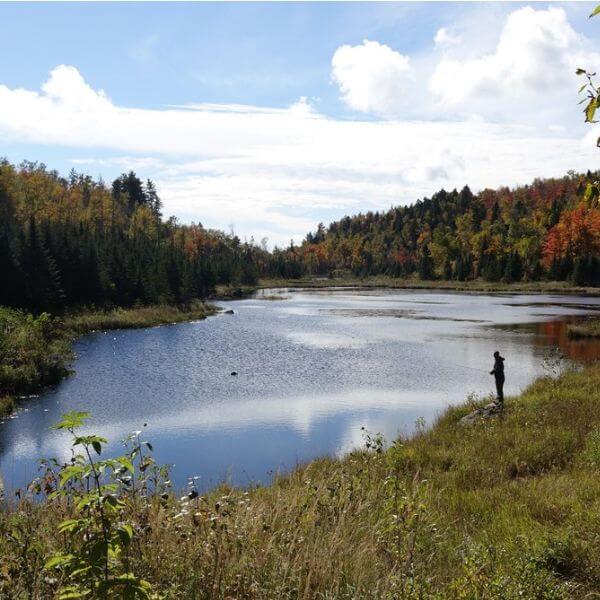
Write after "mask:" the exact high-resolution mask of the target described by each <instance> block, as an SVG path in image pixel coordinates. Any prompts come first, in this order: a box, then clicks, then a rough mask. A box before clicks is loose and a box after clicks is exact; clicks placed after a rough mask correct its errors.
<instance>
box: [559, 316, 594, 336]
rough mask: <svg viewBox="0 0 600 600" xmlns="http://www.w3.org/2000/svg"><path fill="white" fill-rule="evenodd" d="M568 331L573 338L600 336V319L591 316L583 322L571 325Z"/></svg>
mask: <svg viewBox="0 0 600 600" xmlns="http://www.w3.org/2000/svg"><path fill="white" fill-rule="evenodd" d="M567 333H568V334H569V337H572V338H600V319H598V318H590V319H588V320H587V321H584V322H582V323H577V324H573V325H569V326H568V327H567Z"/></svg>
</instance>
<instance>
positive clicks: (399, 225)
mask: <svg viewBox="0 0 600 600" xmlns="http://www.w3.org/2000/svg"><path fill="white" fill-rule="evenodd" d="M595 178H596V176H595V175H593V174H591V173H588V174H587V175H586V176H578V175H575V174H570V175H568V176H565V177H562V178H559V179H544V180H536V181H534V182H533V183H532V184H531V185H526V186H521V187H517V188H514V189H509V188H500V189H497V190H490V189H486V190H484V191H482V192H481V193H479V194H473V193H472V192H471V190H470V189H469V188H468V187H464V188H463V189H462V190H461V191H460V192H459V191H457V190H453V191H451V192H447V191H445V190H440V191H439V192H437V193H436V194H434V195H433V196H432V197H431V198H424V199H423V200H419V201H417V202H415V203H414V204H411V205H409V206H398V207H395V208H392V209H390V210H389V211H387V212H376V213H373V212H368V213H366V214H359V215H356V216H353V217H345V218H343V219H341V220H339V221H336V222H334V223H331V224H330V225H329V226H328V227H325V226H323V225H319V227H318V229H317V231H316V232H315V233H310V234H309V235H307V236H306V240H305V241H304V243H303V244H302V245H301V246H299V247H295V248H294V247H291V248H289V249H287V250H286V251H283V252H281V253H277V252H276V253H275V255H274V260H273V262H274V264H275V267H274V269H272V271H274V272H275V276H277V277H291V276H294V275H296V276H297V275H299V274H311V275H332V274H333V275H334V276H344V274H345V273H347V274H348V275H354V276H359V277H368V276H374V275H388V276H391V277H412V276H418V277H419V278H420V279H424V280H432V279H443V280H452V279H454V280H460V281H466V280H471V279H479V278H481V279H484V280H486V281H491V282H495V281H503V282H516V281H537V280H540V279H550V280H555V281H560V280H567V281H571V282H573V283H576V284H587V285H598V284H600V207H599V206H598V200H597V198H593V197H590V198H586V194H585V192H584V190H585V189H586V183H587V182H588V181H592V180H594V179H595Z"/></svg>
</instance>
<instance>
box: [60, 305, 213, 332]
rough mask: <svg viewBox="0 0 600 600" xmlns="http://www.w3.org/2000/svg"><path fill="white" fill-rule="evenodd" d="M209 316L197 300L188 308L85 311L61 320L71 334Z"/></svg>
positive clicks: (155, 307) (160, 306) (165, 306)
mask: <svg viewBox="0 0 600 600" xmlns="http://www.w3.org/2000/svg"><path fill="white" fill-rule="evenodd" d="M213 312H214V309H213V308H212V307H210V306H209V305H207V304H205V303H204V302H201V301H199V300H198V301H195V302H193V303H191V304H190V305H189V306H181V307H179V306H173V305H167V304H161V305H154V306H140V307H134V308H113V309H110V310H86V311H83V312H81V313H78V314H72V315H68V316H67V317H66V318H65V326H66V327H67V329H69V330H70V331H72V332H73V333H74V334H83V333H89V332H91V331H101V330H107V329H138V328H141V327H153V326H155V325H163V324H166V323H180V322H182V321H193V320H196V319H204V318H205V317H207V316H208V315H210V314H212V313H213Z"/></svg>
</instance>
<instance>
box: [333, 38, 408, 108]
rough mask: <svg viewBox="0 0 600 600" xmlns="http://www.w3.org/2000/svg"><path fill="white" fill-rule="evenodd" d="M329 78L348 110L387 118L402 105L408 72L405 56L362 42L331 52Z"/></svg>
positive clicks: (384, 47) (387, 48) (369, 42)
mask: <svg viewBox="0 0 600 600" xmlns="http://www.w3.org/2000/svg"><path fill="white" fill-rule="evenodd" d="M331 77H332V80H333V81H334V82H335V83H336V84H337V85H338V86H339V88H340V91H341V92H342V97H343V100H344V102H345V103H346V104H347V105H348V106H349V107H350V108H353V109H355V110H359V111H362V112H374V113H378V114H382V115H390V114H394V113H396V112H397V111H398V109H399V108H400V107H401V106H402V105H403V100H404V96H405V92H406V87H407V84H408V83H409V82H410V80H411V78H412V71H411V68H410V59H409V58H408V56H404V55H403V54H400V53H399V52H396V51H395V50H392V49H391V48H390V47H389V46H386V45H384V44H380V43H379V42H372V41H369V40H365V41H364V42H363V43H362V44H361V45H360V46H348V45H344V46H340V47H339V48H338V49H337V50H336V51H335V54H334V55H333V58H332V60H331Z"/></svg>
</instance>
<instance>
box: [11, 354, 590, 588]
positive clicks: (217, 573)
mask: <svg viewBox="0 0 600 600" xmlns="http://www.w3.org/2000/svg"><path fill="white" fill-rule="evenodd" d="M599 406H600V365H595V366H591V367H588V368H587V369H586V370H585V371H582V372H578V373H568V374H566V375H564V376H562V377H561V378H560V379H559V380H551V379H543V380H539V381H538V382H536V383H535V384H533V385H532V386H531V387H530V388H529V389H528V390H527V391H526V392H524V393H523V394H522V395H521V396H520V397H518V398H510V399H507V406H506V410H505V414H504V415H503V416H502V417H501V418H499V419H497V420H490V421H485V422H481V423H479V424H477V425H475V426H473V427H470V428H464V427H462V426H460V425H459V424H458V420H459V419H460V418H461V417H462V416H463V415H464V414H466V412H467V411H469V410H471V408H472V406H469V405H465V406H462V407H458V408H451V409H449V410H448V411H447V412H446V413H445V415H444V416H443V417H442V418H441V419H440V420H439V421H438V422H437V423H436V424H435V425H434V427H433V428H431V429H430V430H426V431H421V432H420V433H419V434H417V435H416V436H415V437H413V438H412V439H410V440H406V441H405V442H404V443H403V444H399V443H398V444H396V445H394V446H393V447H391V448H390V449H388V450H386V451H379V450H380V447H379V445H378V442H377V440H375V441H374V443H371V449H370V450H368V451H367V450H362V451H356V452H354V453H352V454H350V455H349V456H347V457H346V458H344V459H341V460H337V459H328V458H323V459H320V460H316V461H314V462H311V463H310V464H308V465H306V466H304V467H301V468H299V469H296V470H295V471H293V472H292V473H290V474H289V475H288V476H285V477H281V478H279V479H278V480H277V481H276V482H274V483H273V484H272V485H270V486H266V487H259V488H256V489H251V490H241V489H231V488H228V487H221V488H220V489H217V490H214V491H213V492H211V493H209V494H207V495H205V496H201V497H198V498H195V499H191V500H190V499H188V498H186V499H185V500H183V501H181V500H179V499H177V498H176V497H174V496H169V497H168V498H164V499H163V498H159V497H154V498H152V499H151V501H150V502H149V504H147V505H142V504H140V503H139V502H130V504H129V511H130V520H131V522H132V523H133V525H134V528H135V531H136V535H137V542H136V543H135V547H134V548H133V549H132V550H131V552H130V553H129V555H128V556H127V557H126V559H127V561H129V563H128V564H129V565H130V566H131V568H132V569H133V571H134V572H135V573H136V574H137V575H139V576H142V577H144V578H145V579H147V580H148V581H150V582H151V583H152V584H153V586H154V589H155V590H156V591H158V592H160V593H161V594H163V595H164V597H166V598H173V599H174V598H177V599H188V598H189V599H203V598H206V599H209V598H210V599H212V598H223V599H225V598H230V599H231V598H277V599H279V598H294V599H295V598H305V599H313V598H322V599H326V598H327V599H331V598H348V599H349V598H390V599H391V598H440V599H441V598H465V599H467V598H468V599H488V598H498V599H509V598H514V599H516V598H531V599H534V598H536V599H538V598H540V599H551V598H565V599H566V598H584V597H586V598H587V597H595V596H597V595H598V594H599V593H600V558H599V555H598V542H599V540H600V476H599V469H600V410H598V409H599ZM141 420H143V416H140V421H141ZM68 514H69V508H68V506H65V505H64V504H59V503H48V502H47V503H44V504H39V505H33V504H31V503H29V502H21V503H20V504H19V506H12V507H8V508H6V509H5V510H4V511H3V512H1V513H0V564H1V565H2V567H1V568H0V582H3V583H0V596H1V597H3V598H28V597H31V598H46V597H52V590H53V589H55V586H56V582H54V583H53V582H52V581H50V582H49V581H48V580H47V578H45V577H44V574H43V573H42V571H41V569H40V565H41V564H42V563H43V560H44V558H46V557H47V556H48V555H49V554H50V553H51V552H52V551H56V550H58V549H63V550H65V548H64V540H62V539H61V538H60V537H59V536H57V535H56V533H55V527H56V524H57V523H58V522H59V521H60V520H61V519H63V518H65V516H68ZM14 532H16V534H14ZM53 586H54V587H53Z"/></svg>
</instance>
